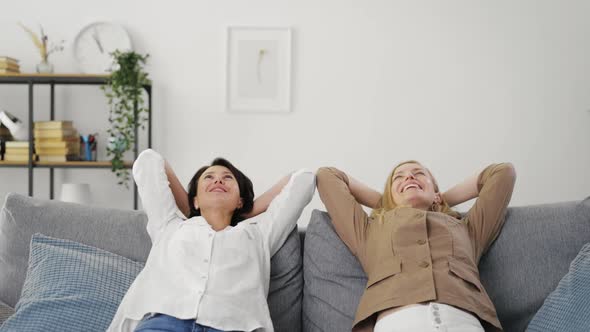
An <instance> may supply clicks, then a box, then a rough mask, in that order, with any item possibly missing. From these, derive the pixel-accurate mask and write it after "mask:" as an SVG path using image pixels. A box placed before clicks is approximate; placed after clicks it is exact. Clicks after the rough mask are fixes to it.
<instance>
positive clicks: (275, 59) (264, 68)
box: [226, 27, 291, 112]
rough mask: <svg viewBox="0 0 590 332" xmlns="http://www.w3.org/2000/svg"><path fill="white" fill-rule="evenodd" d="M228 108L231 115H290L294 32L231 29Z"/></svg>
mask: <svg viewBox="0 0 590 332" xmlns="http://www.w3.org/2000/svg"><path fill="white" fill-rule="evenodd" d="M226 71H227V72H226V76H227V78H226V105H227V110H228V111H230V112H289V111H290V104H291V29H290V28H257V27H229V28H228V30H227V69H226Z"/></svg>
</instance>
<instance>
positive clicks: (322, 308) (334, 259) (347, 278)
mask: <svg viewBox="0 0 590 332" xmlns="http://www.w3.org/2000/svg"><path fill="white" fill-rule="evenodd" d="M304 243H305V244H304V246H303V248H304V249H303V279H304V286H303V312H302V319H303V331H308V332H314V331H322V332H329V331H334V332H341V331H350V329H351V328H352V322H353V320H354V314H355V312H356V307H357V306H358V303H359V300H360V297H361V295H362V294H363V291H364V290H365V284H366V283H367V278H366V276H365V273H364V272H363V269H362V267H361V265H360V264H359V262H358V260H357V259H356V257H354V256H353V255H352V253H351V252H350V251H349V250H348V248H347V247H346V245H345V244H344V242H342V241H341V240H340V238H339V237H338V235H337V234H336V231H335V230H334V226H332V223H331V222H330V216H329V215H328V214H327V213H326V212H323V211H318V210H314V211H313V212H312V214H311V220H310V222H309V224H308V226H307V231H306V234H305V242H304Z"/></svg>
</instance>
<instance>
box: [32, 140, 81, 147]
mask: <svg viewBox="0 0 590 332" xmlns="http://www.w3.org/2000/svg"><path fill="white" fill-rule="evenodd" d="M35 148H36V149H65V148H76V149H79V148H80V143H79V142H77V141H55V142H43V141H41V142H37V141H35Z"/></svg>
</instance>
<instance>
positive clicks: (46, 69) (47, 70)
mask: <svg viewBox="0 0 590 332" xmlns="http://www.w3.org/2000/svg"><path fill="white" fill-rule="evenodd" d="M37 72H38V73H39V74H51V73H53V65H52V64H51V63H50V62H49V61H47V60H41V62H39V63H38V64H37Z"/></svg>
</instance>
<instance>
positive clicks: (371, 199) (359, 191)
mask: <svg viewBox="0 0 590 332" xmlns="http://www.w3.org/2000/svg"><path fill="white" fill-rule="evenodd" d="M348 189H350V193H351V194H352V196H354V198H355V199H356V200H357V202H359V203H361V204H362V205H364V206H367V207H370V208H371V209H375V208H376V207H377V206H378V205H379V201H380V200H381V193H380V192H378V191H377V190H375V189H373V188H370V187H369V186H367V185H366V184H364V183H362V182H360V181H358V180H357V179H355V178H353V177H352V176H350V175H349V176H348Z"/></svg>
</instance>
